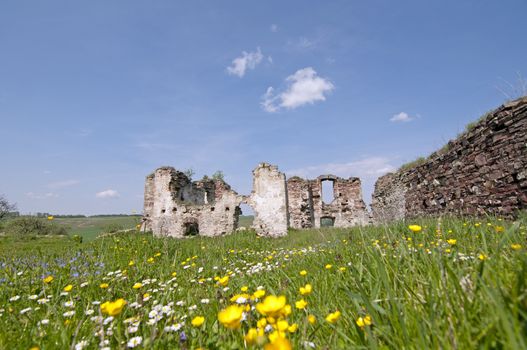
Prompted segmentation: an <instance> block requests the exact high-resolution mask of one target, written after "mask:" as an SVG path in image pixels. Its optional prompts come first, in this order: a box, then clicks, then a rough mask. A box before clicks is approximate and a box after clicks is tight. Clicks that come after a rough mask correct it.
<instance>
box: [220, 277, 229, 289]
mask: <svg viewBox="0 0 527 350" xmlns="http://www.w3.org/2000/svg"><path fill="white" fill-rule="evenodd" d="M218 283H219V284H220V285H222V286H223V287H225V286H226V285H227V284H229V276H228V275H227V276H224V277H222V278H220V279H219V280H218Z"/></svg>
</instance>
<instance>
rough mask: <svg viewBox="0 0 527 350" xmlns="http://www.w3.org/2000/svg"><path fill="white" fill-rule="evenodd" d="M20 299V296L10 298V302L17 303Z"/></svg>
mask: <svg viewBox="0 0 527 350" xmlns="http://www.w3.org/2000/svg"><path fill="white" fill-rule="evenodd" d="M18 299H20V295H15V296H14V297H11V298H9V301H17V300H18Z"/></svg>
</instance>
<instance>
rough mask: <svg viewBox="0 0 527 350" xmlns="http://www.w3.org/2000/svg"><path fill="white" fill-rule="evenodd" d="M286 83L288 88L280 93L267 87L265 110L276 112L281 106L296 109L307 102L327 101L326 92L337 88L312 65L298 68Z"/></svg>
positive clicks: (264, 96) (263, 104)
mask: <svg viewBox="0 0 527 350" xmlns="http://www.w3.org/2000/svg"><path fill="white" fill-rule="evenodd" d="M286 83H287V88H286V90H285V91H283V92H282V93H280V94H278V95H274V88H273V87H269V88H267V91H266V92H265V94H264V95H263V96H262V100H263V101H262V102H261V105H262V108H263V109H264V110H265V111H267V112H276V111H278V110H279V109H280V108H287V109H295V108H297V107H300V106H303V105H305V104H314V103H315V102H317V101H325V100H326V96H325V94H326V93H329V92H331V91H333V90H334V89H335V86H334V85H333V84H332V83H331V82H330V81H329V80H328V79H325V78H321V77H319V76H317V72H316V71H315V70H314V69H313V68H311V67H307V68H303V69H299V70H297V71H296V72H295V73H294V74H293V75H290V76H288V77H287V78H286Z"/></svg>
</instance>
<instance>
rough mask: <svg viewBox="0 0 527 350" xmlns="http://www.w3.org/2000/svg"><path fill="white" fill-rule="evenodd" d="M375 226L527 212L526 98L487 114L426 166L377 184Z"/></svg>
mask: <svg viewBox="0 0 527 350" xmlns="http://www.w3.org/2000/svg"><path fill="white" fill-rule="evenodd" d="M372 197H373V198H372V209H373V216H374V219H375V221H376V222H385V221H392V220H398V219H403V218H411V217H416V216H421V215H441V214H445V213H451V214H457V215H463V214H466V215H485V214H493V215H499V216H503V217H513V216H514V215H515V213H516V212H517V210H519V209H526V208H527V96H526V97H523V98H520V99H518V100H515V101H512V102H510V103H507V104H505V105H503V106H501V107H499V108H498V109H497V110H495V111H493V112H492V113H489V114H488V115H487V116H486V117H485V118H484V119H483V120H481V121H479V122H478V123H477V124H476V125H475V126H474V127H473V128H471V129H470V130H469V131H468V132H466V133H464V134H462V135H461V136H460V137H458V138H457V139H456V140H454V141H451V142H449V143H448V145H447V147H446V149H444V150H441V151H438V152H435V153H433V154H432V155H431V156H430V157H429V158H428V159H427V160H426V162H425V163H424V164H421V165H418V166H415V167H413V168H411V169H407V170H401V171H398V172H396V173H391V174H387V175H385V176H382V177H381V178H379V179H378V180H377V182H376V184H375V190H374V193H373V196H372Z"/></svg>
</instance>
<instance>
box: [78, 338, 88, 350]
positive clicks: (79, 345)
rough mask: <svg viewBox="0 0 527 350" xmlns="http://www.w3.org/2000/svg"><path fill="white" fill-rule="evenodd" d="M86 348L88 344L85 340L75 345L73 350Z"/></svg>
mask: <svg viewBox="0 0 527 350" xmlns="http://www.w3.org/2000/svg"><path fill="white" fill-rule="evenodd" d="M87 346H88V342H87V341H86V340H81V341H80V342H78V343H77V344H75V350H82V349H84V348H85V347H87Z"/></svg>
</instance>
